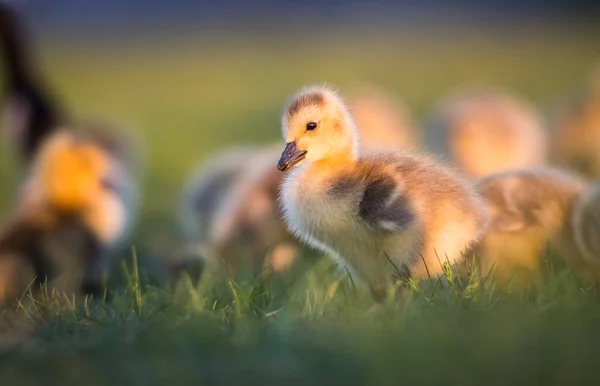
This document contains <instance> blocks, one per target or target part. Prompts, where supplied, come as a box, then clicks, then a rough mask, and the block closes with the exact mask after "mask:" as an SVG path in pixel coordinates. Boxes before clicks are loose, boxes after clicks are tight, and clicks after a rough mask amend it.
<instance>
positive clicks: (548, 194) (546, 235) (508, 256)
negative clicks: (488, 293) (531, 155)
mask: <svg viewBox="0 0 600 386" xmlns="http://www.w3.org/2000/svg"><path fill="white" fill-rule="evenodd" d="M476 187H477V189H478V191H479V193H480V194H481V196H482V197H483V198H484V200H485V202H486V204H487V206H488V209H489V211H490V215H491V220H490V225H489V227H488V232H487V233H486V235H485V236H484V238H483V240H482V242H481V244H480V248H481V253H476V254H475V255H476V256H478V258H479V259H480V260H479V267H480V269H481V272H482V274H484V275H488V274H490V273H492V274H493V275H494V276H495V277H496V278H497V279H498V280H499V281H501V282H502V281H504V280H507V279H512V278H513V276H514V273H515V272H516V271H517V270H519V271H521V273H522V274H525V275H524V276H521V277H522V278H524V279H525V281H528V280H530V279H532V278H534V277H535V276H536V275H537V274H538V273H539V270H540V262H541V261H542V259H543V258H544V257H545V256H546V252H547V248H548V246H550V247H551V248H555V249H556V252H558V253H560V254H561V256H564V257H565V258H567V259H570V261H569V262H570V263H572V264H575V265H580V264H579V263H581V262H582V260H581V258H580V256H578V253H577V245H576V244H575V243H574V240H573V237H574V229H573V227H572V225H571V218H572V215H573V210H574V205H575V201H576V199H577V198H578V197H579V195H580V194H581V193H582V192H583V191H584V190H585V189H586V187H587V182H586V181H585V180H583V179H581V178H579V177H577V176H575V175H572V174H570V173H567V172H564V171H561V170H556V169H551V168H534V169H523V170H514V171H507V172H502V173H496V174H492V175H489V176H487V177H484V178H481V179H479V180H477V181H476ZM579 218H581V220H580V221H583V222H587V221H586V219H587V217H585V216H581V215H580V216H579ZM519 280H520V278H519Z"/></svg>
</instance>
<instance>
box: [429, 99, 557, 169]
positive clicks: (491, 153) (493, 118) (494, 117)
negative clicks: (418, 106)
mask: <svg viewBox="0 0 600 386" xmlns="http://www.w3.org/2000/svg"><path fill="white" fill-rule="evenodd" d="M428 134H429V135H430V136H431V137H432V140H431V141H430V142H431V145H432V148H433V149H434V150H435V151H436V152H439V153H441V154H443V155H444V156H445V157H447V158H448V159H449V160H450V161H452V163H453V164H454V165H456V166H457V167H458V168H460V169H461V170H463V171H464V172H465V173H466V174H467V175H469V176H471V177H483V176H485V175H488V174H491V173H496V172H501V171H504V170H509V169H517V168H528V167H537V166H542V165H543V164H544V163H545V162H546V158H547V153H548V138H547V134H546V132H545V131H544V129H543V125H542V121H541V118H540V116H539V115H538V114H537V113H536V111H535V110H534V109H533V108H532V107H531V106H529V105H528V104H527V103H525V102H524V101H522V100H519V99H517V98H515V97H513V96H511V95H509V94H507V93H504V92H499V91H491V90H487V91H486V90H472V91H467V92H462V93H456V94H454V95H451V96H449V97H448V98H446V99H445V100H444V101H443V102H442V103H441V104H440V106H439V107H438V108H437V110H436V112H435V113H434V114H433V117H432V121H431V127H430V128H429V133H428Z"/></svg>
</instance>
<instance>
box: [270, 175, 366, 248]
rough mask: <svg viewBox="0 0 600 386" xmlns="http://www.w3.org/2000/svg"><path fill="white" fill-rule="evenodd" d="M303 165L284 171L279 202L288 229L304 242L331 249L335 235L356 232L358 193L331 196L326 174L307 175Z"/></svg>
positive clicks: (342, 235)
mask: <svg viewBox="0 0 600 386" xmlns="http://www.w3.org/2000/svg"><path fill="white" fill-rule="evenodd" d="M305 173H306V170H305V167H304V165H302V166H300V167H298V168H297V170H294V171H293V172H292V173H290V175H288V176H287V177H286V179H285V181H284V183H283V185H282V187H281V196H280V197H281V205H282V208H283V213H284V219H285V221H286V223H287V225H288V228H289V230H290V231H291V232H292V233H293V234H294V235H295V236H296V237H298V238H300V239H301V240H302V241H304V242H306V243H307V244H309V245H311V246H313V247H316V248H319V249H321V250H325V251H327V252H330V251H331V248H332V247H333V246H334V244H337V242H338V241H339V239H341V238H345V237H347V236H348V235H349V234H353V233H356V231H357V230H356V229H353V228H354V227H356V225H357V222H356V217H355V216H356V206H357V204H358V201H359V199H360V198H359V197H358V196H357V197H354V196H353V195H349V196H346V197H335V198H334V197H332V196H331V195H329V194H328V188H329V187H328V180H327V179H326V178H318V177H316V178H314V179H311V178H310V177H309V176H307V175H306V174H305Z"/></svg>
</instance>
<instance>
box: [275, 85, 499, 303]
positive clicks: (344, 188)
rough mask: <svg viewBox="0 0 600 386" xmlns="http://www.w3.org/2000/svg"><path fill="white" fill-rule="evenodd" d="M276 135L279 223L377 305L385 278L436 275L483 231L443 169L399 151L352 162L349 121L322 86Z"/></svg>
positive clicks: (473, 208)
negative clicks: (280, 145) (341, 268)
mask: <svg viewBox="0 0 600 386" xmlns="http://www.w3.org/2000/svg"><path fill="white" fill-rule="evenodd" d="M282 134H283V138H284V139H285V141H286V143H287V144H286V147H285V150H284V151H283V153H282V156H281V158H280V160H279V163H278V166H277V167H278V169H279V170H281V171H287V170H289V169H292V168H293V169H292V170H291V171H290V172H289V174H288V175H287V177H286V178H285V181H284V183H283V186H282V191H281V201H282V204H283V208H284V217H285V220H286V223H287V224H288V226H289V228H290V230H291V231H292V233H293V234H295V235H296V236H298V237H299V238H300V239H301V240H303V241H304V242H306V243H308V244H309V245H311V246H313V247H315V248H318V249H321V250H323V251H326V252H328V253H329V254H330V255H331V256H332V257H334V258H335V259H337V260H338V261H339V262H340V263H343V264H345V265H347V267H348V268H349V270H350V271H351V272H352V273H353V274H355V275H356V276H358V277H359V278H360V279H362V280H363V281H364V282H366V284H367V285H368V286H369V287H370V289H371V293H372V294H373V297H374V299H375V300H376V301H378V302H380V301H383V300H384V299H385V297H386V287H387V284H389V283H391V282H392V279H393V276H394V275H397V274H401V272H402V271H405V270H406V269H408V270H409V271H410V274H411V275H412V276H413V277H415V278H417V279H423V278H426V277H427V276H428V275H431V276H437V275H440V274H441V273H442V271H443V267H442V264H441V263H443V262H446V261H447V262H450V263H454V262H459V261H461V260H462V254H463V253H464V252H466V251H467V250H468V249H469V248H470V247H472V246H473V244H474V243H476V242H477V241H478V239H479V237H480V235H481V234H482V231H483V230H484V229H485V226H486V222H487V218H486V212H485V210H484V208H483V203H482V201H481V199H480V198H479V197H478V196H477V195H476V194H475V192H474V191H473V190H472V189H471V187H470V186H469V185H468V184H467V183H466V182H463V181H462V180H461V179H460V178H459V177H457V176H456V175H455V174H454V173H453V172H452V171H450V170H449V169H447V168H445V167H443V166H441V165H439V164H436V163H435V162H434V161H432V160H431V159H429V158H426V157H420V156H415V155H412V154H409V153H405V152H395V153H394V152H389V153H380V154H376V153H373V154H370V155H369V154H365V155H360V156H359V155H358V141H359V136H358V131H357V128H356V126H355V124H354V121H353V120H352V118H351V116H350V114H349V112H348V109H347V108H346V106H345V105H344V103H343V102H342V100H341V98H340V97H339V96H338V95H337V94H336V93H335V92H333V91H331V90H330V89H328V88H325V87H318V86H316V87H310V88H306V89H303V90H301V91H300V92H299V93H298V94H297V95H295V96H294V97H293V98H292V100H291V102H290V103H289V104H288V105H287V106H286V107H285V110H284V113H283V117H282ZM423 260H424V262H425V264H424V263H423ZM399 271H400V272H399Z"/></svg>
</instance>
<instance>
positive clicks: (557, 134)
mask: <svg viewBox="0 0 600 386" xmlns="http://www.w3.org/2000/svg"><path fill="white" fill-rule="evenodd" d="M553 121H554V125H553V134H552V148H551V160H552V162H553V163H555V164H557V165H561V166H564V167H569V168H571V169H574V170H577V171H578V172H580V173H583V174H584V175H586V176H588V177H592V178H598V177H600V68H599V69H597V70H596V72H595V74H594V75H593V76H592V79H591V81H590V82H589V85H588V86H587V90H585V91H584V92H583V93H582V95H580V96H579V98H577V100H574V101H573V102H572V103H571V105H570V106H566V107H564V108H563V109H562V111H561V112H559V113H557V114H556V116H555V119H553Z"/></svg>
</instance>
